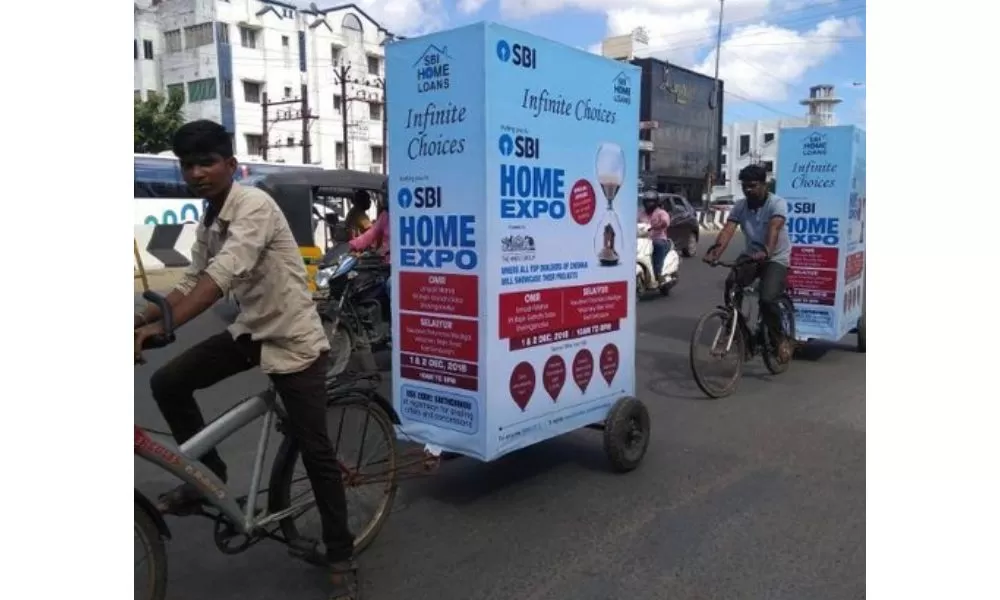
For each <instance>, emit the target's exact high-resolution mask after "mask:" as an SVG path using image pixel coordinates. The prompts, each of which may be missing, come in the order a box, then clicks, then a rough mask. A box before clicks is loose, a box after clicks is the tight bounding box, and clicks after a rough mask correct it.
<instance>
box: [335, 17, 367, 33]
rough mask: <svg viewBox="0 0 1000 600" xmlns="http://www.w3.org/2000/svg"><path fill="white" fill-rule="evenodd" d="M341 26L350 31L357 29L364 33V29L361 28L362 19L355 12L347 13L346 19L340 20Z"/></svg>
mask: <svg viewBox="0 0 1000 600" xmlns="http://www.w3.org/2000/svg"><path fill="white" fill-rule="evenodd" d="M340 26H341V27H343V28H344V29H347V30H349V31H357V32H358V33H362V32H363V31H364V29H362V28H361V19H359V18H358V16H357V15H355V14H353V13H347V14H346V15H344V20H343V21H341V22H340Z"/></svg>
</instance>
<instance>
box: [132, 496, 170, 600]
mask: <svg viewBox="0 0 1000 600" xmlns="http://www.w3.org/2000/svg"><path fill="white" fill-rule="evenodd" d="M135 543H136V547H135V551H136V558H135V575H134V583H135V599H136V600H163V598H165V597H166V595H167V549H166V547H165V545H164V543H163V538H162V537H160V530H159V529H157V527H156V523H153V519H151V518H150V516H149V515H148V514H147V513H146V511H145V510H143V509H142V508H141V507H140V506H138V505H136V507H135Z"/></svg>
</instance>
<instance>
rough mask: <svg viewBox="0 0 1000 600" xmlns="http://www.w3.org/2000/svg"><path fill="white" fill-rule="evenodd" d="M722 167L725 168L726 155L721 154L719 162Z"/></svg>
mask: <svg viewBox="0 0 1000 600" xmlns="http://www.w3.org/2000/svg"><path fill="white" fill-rule="evenodd" d="M719 164H721V165H722V166H726V153H725V152H723V153H722V160H721V161H720V162H719Z"/></svg>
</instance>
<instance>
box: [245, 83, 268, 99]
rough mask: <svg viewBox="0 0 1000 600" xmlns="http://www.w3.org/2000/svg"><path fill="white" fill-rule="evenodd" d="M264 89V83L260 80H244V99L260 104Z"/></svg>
mask: <svg viewBox="0 0 1000 600" xmlns="http://www.w3.org/2000/svg"><path fill="white" fill-rule="evenodd" d="M263 91H264V84H262V83H261V82H259V81H246V80H244V81H243V100H244V102H249V103H250V104H260V95H261V92H263Z"/></svg>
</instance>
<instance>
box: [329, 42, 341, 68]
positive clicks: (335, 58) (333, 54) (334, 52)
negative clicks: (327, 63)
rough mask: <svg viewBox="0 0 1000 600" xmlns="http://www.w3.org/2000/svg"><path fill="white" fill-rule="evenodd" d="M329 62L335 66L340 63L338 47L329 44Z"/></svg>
mask: <svg viewBox="0 0 1000 600" xmlns="http://www.w3.org/2000/svg"><path fill="white" fill-rule="evenodd" d="M330 60H331V61H332V62H333V64H335V65H336V64H337V63H339V62H340V46H338V45H336V44H330Z"/></svg>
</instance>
